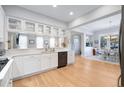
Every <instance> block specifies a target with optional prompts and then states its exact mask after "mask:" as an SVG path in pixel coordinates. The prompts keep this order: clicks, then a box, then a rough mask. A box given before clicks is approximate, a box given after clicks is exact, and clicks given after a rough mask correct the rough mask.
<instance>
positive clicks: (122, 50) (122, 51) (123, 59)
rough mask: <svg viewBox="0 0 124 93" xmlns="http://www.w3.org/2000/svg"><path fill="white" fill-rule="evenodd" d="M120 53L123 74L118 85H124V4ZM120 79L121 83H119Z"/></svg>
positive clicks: (123, 7) (123, 8)
mask: <svg viewBox="0 0 124 93" xmlns="http://www.w3.org/2000/svg"><path fill="white" fill-rule="evenodd" d="M119 43H120V44H119V53H120V68H121V75H120V76H119V79H118V85H120V86H122V87H124V6H122V10H121V26H120V36H119ZM119 81H121V82H120V84H119Z"/></svg>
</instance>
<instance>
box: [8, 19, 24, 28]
mask: <svg viewBox="0 0 124 93" xmlns="http://www.w3.org/2000/svg"><path fill="white" fill-rule="evenodd" d="M21 27H22V22H21V20H19V19H16V18H10V17H9V18H8V30H21V29H22V28H21Z"/></svg>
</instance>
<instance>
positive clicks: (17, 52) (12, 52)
mask: <svg viewBox="0 0 124 93" xmlns="http://www.w3.org/2000/svg"><path fill="white" fill-rule="evenodd" d="M63 51H69V49H55V51H47V52H46V51H45V50H41V49H18V50H16V49H13V50H8V51H7V52H6V55H4V56H3V57H7V58H13V57H15V56H21V55H33V54H44V53H56V52H63Z"/></svg>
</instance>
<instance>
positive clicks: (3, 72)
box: [0, 59, 13, 80]
mask: <svg viewBox="0 0 124 93" xmlns="http://www.w3.org/2000/svg"><path fill="white" fill-rule="evenodd" d="M12 62H13V59H10V60H9V61H8V63H7V64H6V65H5V67H4V68H3V69H2V71H1V72H0V80H2V79H4V76H5V75H6V72H7V71H8V69H9V67H10V66H11V65H12Z"/></svg>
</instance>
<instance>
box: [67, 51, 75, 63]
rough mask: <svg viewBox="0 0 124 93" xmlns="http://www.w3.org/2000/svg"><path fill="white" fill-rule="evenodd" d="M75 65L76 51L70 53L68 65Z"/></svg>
mask: <svg viewBox="0 0 124 93" xmlns="http://www.w3.org/2000/svg"><path fill="white" fill-rule="evenodd" d="M73 63H75V53H74V51H68V64H73Z"/></svg>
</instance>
